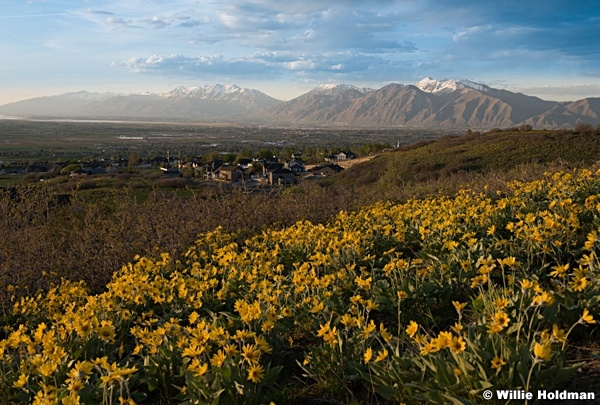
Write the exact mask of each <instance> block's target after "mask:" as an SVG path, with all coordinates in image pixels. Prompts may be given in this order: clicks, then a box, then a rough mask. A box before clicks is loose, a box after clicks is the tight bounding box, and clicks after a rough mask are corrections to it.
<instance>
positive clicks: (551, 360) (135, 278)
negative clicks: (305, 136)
mask: <svg viewBox="0 0 600 405" xmlns="http://www.w3.org/2000/svg"><path fill="white" fill-rule="evenodd" d="M599 191H600V173H598V172H597V173H592V172H591V171H589V170H577V171H571V172H557V173H554V174H553V175H552V176H550V175H548V176H546V177H545V178H544V179H541V180H538V181H535V182H530V183H520V184H515V185H514V186H513V187H511V189H510V191H509V192H508V193H507V194H506V195H505V196H496V195H494V196H493V197H488V196H485V195H482V194H479V193H473V192H471V191H469V190H463V191H462V192H460V193H459V194H458V195H457V196H455V197H439V198H429V199H423V200H410V201H407V202H406V203H403V204H376V205H373V206H369V207H365V208H363V209H361V210H358V211H356V212H352V213H348V212H345V211H344V212H341V213H339V214H338V215H336V216H335V217H333V218H331V219H330V220H329V221H327V222H326V223H325V224H313V223H311V222H309V221H298V222H297V223H296V224H294V225H293V226H289V227H285V228H283V229H266V230H265V231H264V232H262V233H260V234H257V235H255V236H253V237H250V238H247V239H245V240H243V241H236V237H235V235H232V234H229V233H227V232H224V231H223V230H221V229H217V230H215V231H212V232H206V233H202V234H200V235H198V236H197V239H196V242H195V243H194V244H193V245H192V246H190V247H189V249H187V251H186V252H185V253H183V254H180V255H176V256H174V257H173V256H171V255H169V254H168V253H162V254H161V255H160V257H159V258H151V257H144V256H140V255H136V256H135V258H134V259H133V261H132V262H131V263H129V264H127V265H125V266H123V267H122V268H121V269H120V270H119V271H117V272H116V273H115V275H114V277H113V278H112V280H111V281H110V283H108V284H106V288H105V289H104V290H103V291H102V292H100V293H97V294H93V293H90V292H89V290H87V288H86V285H85V283H80V282H68V281H64V280H63V281H62V282H61V283H60V285H59V286H56V287H54V288H52V289H50V291H48V292H47V293H44V294H39V295H38V294H25V295H24V296H23V297H22V298H21V299H18V300H15V301H14V302H13V303H12V304H13V305H11V306H12V307H13V311H12V312H11V314H12V315H10V316H9V317H7V318H4V319H0V321H1V324H2V326H3V328H2V332H1V334H0V348H1V349H2V350H1V351H0V369H1V370H2V373H0V392H3V393H4V396H5V398H11V399H12V400H13V401H14V402H18V403H32V402H33V403H42V401H41V400H37V399H39V398H43V399H44V402H45V403H46V402H50V403H59V402H60V399H61V398H63V399H65V400H64V401H62V403H70V404H74V403H118V402H122V403H147V404H167V403H168V404H171V403H213V404H251V405H253V404H256V405H258V404H264V403H269V402H271V401H273V402H275V403H300V404H317V403H378V404H382V405H388V404H398V403H411V404H412V403H423V404H424V403H437V404H440V403H450V402H452V403H457V404H458V403H460V404H474V403H481V401H480V399H481V398H482V397H483V398H487V399H490V398H493V399H501V398H498V397H497V396H494V395H498V394H497V392H498V391H495V390H522V392H534V393H538V394H537V395H538V398H539V393H540V392H543V393H546V394H548V395H552V396H554V395H557V397H556V398H558V395H559V393H565V392H566V391H569V392H574V393H576V394H577V395H578V396H577V398H576V399H583V400H594V399H596V398H595V395H597V394H596V393H597V392H598V388H599V383H598V381H599V380H598V378H597V377H598V353H599V350H598V343H599V339H598V331H599V329H598V321H597V320H598V317H599V316H600V313H599V311H598V303H599V302H598V301H599V297H600V270H599V269H600V261H599V259H598V253H597V252H598V251H599V250H600V242H599V240H598V237H597V230H598V229H600V217H599V216H598V210H597V204H598V201H599V200H598V197H599V194H598V192H599ZM17 287H18V286H17ZM9 288H13V286H9ZM491 389H493V390H494V391H491ZM555 390H556V391H555ZM555 392H556V394H555ZM494 393H496V394H494ZM490 395H491V396H490ZM544 402H545V401H544ZM491 403H496V401H491ZM561 403H565V402H564V401H561ZM582 403H583V402H582Z"/></svg>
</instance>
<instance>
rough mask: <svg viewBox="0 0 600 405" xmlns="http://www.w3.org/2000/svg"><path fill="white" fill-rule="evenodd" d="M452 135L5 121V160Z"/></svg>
mask: <svg viewBox="0 0 600 405" xmlns="http://www.w3.org/2000/svg"><path fill="white" fill-rule="evenodd" d="M444 133H447V132H441V131H416V130H403V129H398V130H390V129H382V130H378V129H319V128H306V129H302V128H286V127H280V128H271V127H261V126H227V125H219V124H191V123H183V124H182V123H161V122H158V123H148V122H146V123H141V122H98V121H91V122H90V121H83V122H81V121H23V120H0V145H2V148H1V152H0V160H2V161H4V162H11V161H16V160H18V161H28V160H43V161H48V160H50V161H54V160H56V159H86V158H91V157H94V158H98V157H104V158H113V157H116V156H125V157H126V156H127V155H128V154H129V152H130V151H137V152H141V153H143V154H144V155H146V154H148V155H151V154H157V153H163V154H164V153H166V151H167V150H170V151H171V152H172V153H178V152H181V153H182V154H184V155H202V154H205V153H208V152H210V151H212V150H218V151H229V152H237V151H240V150H242V149H250V150H260V149H263V148H285V147H288V146H289V147H294V148H296V149H298V150H303V149H305V148H320V147H322V148H330V147H339V148H351V147H355V146H360V145H364V144H366V143H372V142H381V143H389V144H393V145H396V144H397V143H398V142H400V144H403V145H406V144H410V143H413V142H416V141H417V140H421V139H433V138H437V137H439V136H441V135H442V134H444Z"/></svg>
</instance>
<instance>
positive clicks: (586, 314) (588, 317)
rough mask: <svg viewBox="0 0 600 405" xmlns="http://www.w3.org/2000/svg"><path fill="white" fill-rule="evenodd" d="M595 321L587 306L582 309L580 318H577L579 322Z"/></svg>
mask: <svg viewBox="0 0 600 405" xmlns="http://www.w3.org/2000/svg"><path fill="white" fill-rule="evenodd" d="M584 322H585V323H596V321H595V320H594V317H593V316H592V315H590V313H589V312H588V310H587V308H586V309H584V310H583V315H581V318H579V323H584Z"/></svg>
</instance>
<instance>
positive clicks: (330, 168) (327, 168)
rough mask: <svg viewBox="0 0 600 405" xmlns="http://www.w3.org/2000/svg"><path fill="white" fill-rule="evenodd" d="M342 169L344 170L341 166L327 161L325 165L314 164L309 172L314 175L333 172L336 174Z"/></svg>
mask: <svg viewBox="0 0 600 405" xmlns="http://www.w3.org/2000/svg"><path fill="white" fill-rule="evenodd" d="M342 170H344V168H343V167H341V166H339V165H335V164H331V163H329V164H325V165H319V166H315V167H313V168H312V169H311V170H310V172H311V173H312V174H314V175H318V176H323V177H326V176H333V175H334V174H337V173H339V172H341V171H342Z"/></svg>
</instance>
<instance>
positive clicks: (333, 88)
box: [312, 84, 373, 94]
mask: <svg viewBox="0 0 600 405" xmlns="http://www.w3.org/2000/svg"><path fill="white" fill-rule="evenodd" d="M348 90H355V91H358V92H359V93H362V94H366V93H369V92H371V91H373V89H371V88H368V87H356V86H353V85H351V84H321V85H319V86H317V87H315V88H314V89H313V90H312V91H315V92H321V93H330V94H334V93H343V92H345V91H348Z"/></svg>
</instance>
